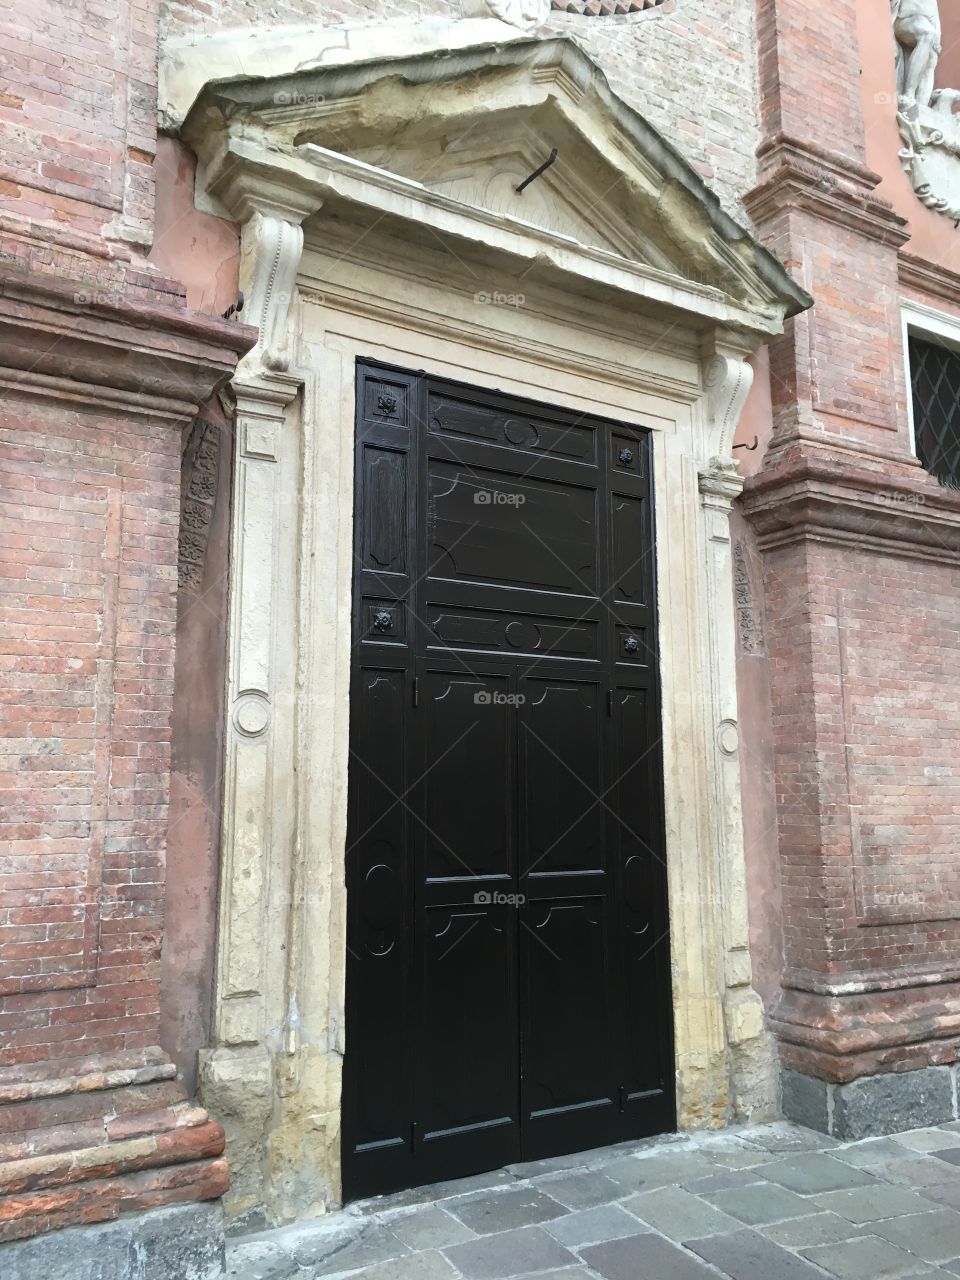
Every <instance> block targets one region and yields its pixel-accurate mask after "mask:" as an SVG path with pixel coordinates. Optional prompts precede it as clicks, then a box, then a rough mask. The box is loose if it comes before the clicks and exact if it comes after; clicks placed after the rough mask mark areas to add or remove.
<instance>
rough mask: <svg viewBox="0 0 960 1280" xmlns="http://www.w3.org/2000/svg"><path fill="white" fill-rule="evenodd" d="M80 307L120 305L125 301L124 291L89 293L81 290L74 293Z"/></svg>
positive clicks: (75, 300)
mask: <svg viewBox="0 0 960 1280" xmlns="http://www.w3.org/2000/svg"><path fill="white" fill-rule="evenodd" d="M73 300H74V302H75V303H76V304H77V306H78V307H119V306H120V304H121V303H122V302H123V294H122V293H87V291H86V290H85V289H84V290H81V291H80V292H79V293H75V294H74V295H73Z"/></svg>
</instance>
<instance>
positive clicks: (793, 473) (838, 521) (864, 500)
mask: <svg viewBox="0 0 960 1280" xmlns="http://www.w3.org/2000/svg"><path fill="white" fill-rule="evenodd" d="M742 503H743V510H744V513H745V514H746V516H747V517H748V519H749V520H750V522H751V523H752V525H753V527H754V529H755V530H756V532H757V537H758V542H759V545H760V546H761V548H763V549H768V548H771V547H779V546H786V545H789V544H790V543H795V542H801V541H804V540H814V541H820V542H824V541H825V542H833V543H838V544H842V545H846V546H850V547H856V548H857V549H859V550H863V551H882V552H884V553H886V554H888V555H889V554H897V555H903V556H909V557H913V558H919V559H924V560H934V561H941V562H946V563H950V564H956V563H958V562H960V493H957V492H954V491H953V490H950V489H944V488H942V487H941V486H940V485H939V484H938V483H937V482H936V480H934V479H933V478H932V477H931V476H929V475H928V474H927V473H926V472H925V471H923V469H922V468H921V467H920V465H919V463H917V462H916V460H915V459H911V458H909V457H906V456H905V457H904V458H903V460H902V462H900V463H888V464H879V463H876V464H874V463H871V460H870V459H868V458H867V457H864V458H863V459H862V460H861V461H860V462H859V465H858V461H857V459H856V458H855V457H851V454H850V453H849V452H845V453H843V454H836V455H835V454H833V453H832V451H831V450H830V449H829V447H828V446H823V447H821V448H811V447H810V446H802V447H797V448H795V449H793V450H789V451H787V452H786V453H785V454H783V455H782V456H781V457H780V458H778V459H776V460H775V461H774V463H773V465H772V466H768V467H766V468H765V469H764V470H763V471H761V472H760V473H759V474H758V475H756V476H752V477H750V479H749V480H748V481H747V482H746V485H745V487H744V493H743V499H742Z"/></svg>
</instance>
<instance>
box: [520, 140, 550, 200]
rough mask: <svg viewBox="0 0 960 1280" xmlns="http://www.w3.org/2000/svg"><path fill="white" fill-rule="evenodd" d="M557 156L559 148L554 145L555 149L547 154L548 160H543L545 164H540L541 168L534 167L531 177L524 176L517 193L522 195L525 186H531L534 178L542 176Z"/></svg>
mask: <svg viewBox="0 0 960 1280" xmlns="http://www.w3.org/2000/svg"><path fill="white" fill-rule="evenodd" d="M556 158H557V148H556V147H554V148H553V150H552V151H551V152H550V154H549V156H547V158H546V160H544V162H543V164H542V165H541V166H540V168H539V169H534V171H533V173H531V175H530V177H529V178H524V180H523V181H522V182H521V183H520V185H519V187H517V188H516V192H517V195H518V196H519V195H522V194H523V188H524V187H529V185H530V183H531V182H532V181H533V180H534V178H539V177H540V175H541V173H545V172H546V170H547V169H549V168H550V166H551V165H552V164H553V162H554V160H556Z"/></svg>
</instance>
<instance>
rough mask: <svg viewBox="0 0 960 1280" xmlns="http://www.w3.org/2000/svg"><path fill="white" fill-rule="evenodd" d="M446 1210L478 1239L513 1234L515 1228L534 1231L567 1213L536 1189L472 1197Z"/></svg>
mask: <svg viewBox="0 0 960 1280" xmlns="http://www.w3.org/2000/svg"><path fill="white" fill-rule="evenodd" d="M446 1209H447V1211H448V1212H449V1213H452V1214H453V1216H454V1217H455V1218H457V1219H458V1220H459V1221H460V1222H462V1223H463V1224H464V1225H465V1226H467V1227H469V1228H470V1230H471V1231H476V1233H477V1234H478V1235H488V1234H490V1233H492V1232H494V1231H511V1230H513V1229H514V1228H515V1227H532V1226H535V1225H536V1224H537V1223H538V1222H549V1220H550V1219H551V1218H559V1217H561V1216H562V1215H563V1214H564V1213H566V1209H564V1207H563V1205H560V1204H558V1203H557V1202H556V1200H553V1199H551V1197H550V1196H545V1195H543V1194H541V1193H540V1192H539V1191H534V1190H533V1188H532V1187H523V1188H519V1189H517V1190H515V1191H490V1192H484V1193H482V1194H481V1195H477V1196H468V1197H467V1198H466V1199H463V1200H451V1201H449V1202H448V1204H447V1205H446Z"/></svg>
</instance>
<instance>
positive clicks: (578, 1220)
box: [545, 1204, 643, 1249]
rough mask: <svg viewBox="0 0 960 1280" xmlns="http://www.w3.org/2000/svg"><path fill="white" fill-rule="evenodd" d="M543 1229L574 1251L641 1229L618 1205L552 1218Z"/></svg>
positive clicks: (631, 1233)
mask: <svg viewBox="0 0 960 1280" xmlns="http://www.w3.org/2000/svg"><path fill="white" fill-rule="evenodd" d="M545 1230H547V1231H549V1232H550V1234H551V1235H552V1236H556V1238H557V1239H558V1240H559V1241H560V1243H561V1244H565V1245H567V1247H568V1248H571V1249H577V1248H579V1247H580V1246H581V1245H585V1244H603V1243H604V1242H605V1241H607V1240H620V1239H622V1238H623V1237H624V1236H635V1235H636V1234H637V1233H638V1232H639V1231H642V1230H643V1227H642V1226H641V1224H640V1223H639V1222H638V1221H637V1219H636V1218H635V1217H634V1216H633V1214H632V1213H627V1211H626V1209H621V1207H620V1206H619V1205H617V1204H604V1205H598V1206H597V1207H596V1208H594V1209H581V1210H580V1212H579V1213H569V1214H567V1216H566V1217H565V1218H555V1219H554V1221H553V1222H548V1223H546V1224H545Z"/></svg>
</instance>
